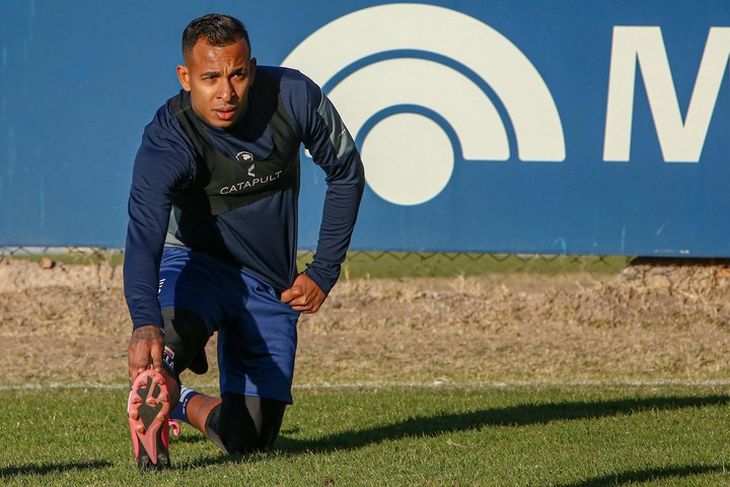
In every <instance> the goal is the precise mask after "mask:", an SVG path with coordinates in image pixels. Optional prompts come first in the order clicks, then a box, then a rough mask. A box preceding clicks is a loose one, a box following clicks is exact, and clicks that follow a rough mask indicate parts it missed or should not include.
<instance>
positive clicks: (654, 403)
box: [176, 395, 730, 487]
mask: <svg viewBox="0 0 730 487" xmlns="http://www.w3.org/2000/svg"><path fill="white" fill-rule="evenodd" d="M728 403H730V396H724V395H711V396H703V397H680V396H668V397H652V398H639V399H621V400H613V401H597V402H566V403H557V404H525V405H517V406H510V407H504V408H493V409H483V410H479V411H473V412H467V413H454V414H440V415H436V416H415V417H412V418H409V419H405V420H403V421H399V422H397V423H393V424H389V425H384V426H378V427H374V428H369V429H364V430H355V431H343V432H341V433H335V434H332V435H329V436H325V437H323V438H320V439H317V440H298V439H294V438H288V437H285V436H281V437H279V439H278V440H277V444H276V447H275V452H272V453H271V454H269V455H283V456H287V455H300V454H307V453H322V452H332V451H336V450H351V449H357V448H361V447H365V446H367V445H372V444H377V443H380V442H383V441H388V440H398V439H402V438H416V437H419V438H420V437H435V436H438V435H441V434H444V433H450V432H456V431H469V430H476V429H480V428H483V427H489V426H511V427H519V426H529V425H539V424H548V423H551V422H553V421H566V420H583V419H598V418H604V417H610V416H620V415H630V414H636V413H642V412H646V411H672V410H678V409H684V408H699V407H706V406H723V405H726V404H728ZM192 441H194V440H192V439H191V442H192ZM267 456H268V455H267V454H256V455H248V456H246V455H244V456H239V455H225V454H223V453H221V454H218V455H210V456H206V457H201V458H198V459H196V460H194V461H192V462H188V463H183V464H177V465H176V467H179V468H197V467H204V466H210V465H221V464H229V463H246V462H255V461H257V460H260V459H263V458H267ZM721 471H723V467H721V466H710V467H701V466H697V467H693V466H687V467H675V468H673V467H667V468H664V469H652V470H647V471H637V472H626V473H624V474H618V475H611V476H606V477H605V478H603V477H601V478H597V479H592V480H589V481H585V482H582V483H577V484H569V485H566V486H563V487H583V486H586V487H587V486H592V485H621V483H627V482H630V481H632V480H637V481H638V480H642V479H650V478H655V477H656V478H660V477H662V476H666V477H671V476H679V475H684V476H689V475H695V474H702V473H714V472H721ZM602 482H603V483H602Z"/></svg>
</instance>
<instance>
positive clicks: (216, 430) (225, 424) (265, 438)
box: [162, 308, 286, 453]
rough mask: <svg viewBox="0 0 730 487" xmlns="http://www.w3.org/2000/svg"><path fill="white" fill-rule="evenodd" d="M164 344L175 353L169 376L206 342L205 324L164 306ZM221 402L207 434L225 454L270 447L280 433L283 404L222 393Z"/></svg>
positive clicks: (196, 318) (207, 426) (186, 362)
mask: <svg viewBox="0 0 730 487" xmlns="http://www.w3.org/2000/svg"><path fill="white" fill-rule="evenodd" d="M162 316H163V318H164V320H165V346H166V347H168V348H170V349H171V350H172V351H173V353H174V359H175V360H174V362H175V367H174V370H172V371H170V372H172V375H173V376H174V377H175V378H177V379H178V382H179V374H180V373H181V372H182V371H183V370H185V369H186V368H188V367H189V366H190V364H191V362H193V360H194V359H196V357H198V356H199V353H200V351H201V350H203V349H204V347H205V344H206V342H207V341H208V331H207V327H206V326H205V323H203V321H202V320H201V319H200V318H198V316H196V315H195V314H193V313H191V312H189V311H187V310H184V309H180V308H177V309H173V308H165V309H163V310H162ZM221 400H222V402H221V404H220V406H217V407H216V408H215V409H213V411H212V412H211V413H210V415H209V416H208V419H207V420H206V423H205V430H206V434H207V435H208V437H209V438H210V439H211V440H213V442H214V443H215V444H216V445H218V447H219V448H221V449H222V450H223V451H225V452H227V453H250V452H254V451H265V450H269V449H271V447H272V446H273V444H274V441H275V440H276V437H277V435H278V434H279V429H280V428H281V422H282V419H283V418H284V410H285V409H286V403H284V402H281V401H276V400H274V399H266V398H260V397H252V396H243V395H241V394H234V393H229V392H224V393H223V394H222V395H221Z"/></svg>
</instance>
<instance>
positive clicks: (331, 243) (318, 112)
mask: <svg viewBox="0 0 730 487" xmlns="http://www.w3.org/2000/svg"><path fill="white" fill-rule="evenodd" d="M307 81H308V84H307V115H306V125H305V130H304V137H303V139H304V145H305V147H306V148H307V149H308V150H309V152H310V154H312V159H313V160H314V162H315V163H316V164H317V165H318V166H320V167H321V168H322V169H323V170H324V172H325V174H326V181H327V192H326V195H325V200H324V208H323V211H322V223H321V226H320V231H319V242H318V244H317V251H316V253H315V255H314V259H313V261H312V263H311V264H310V265H309V267H308V268H307V270H306V271H305V272H304V273H302V274H300V275H299V276H298V277H297V279H296V280H295V281H294V284H293V285H292V287H291V288H290V289H288V290H286V291H284V293H282V300H283V301H285V302H288V303H289V304H290V305H291V306H292V308H293V309H294V310H295V311H301V312H303V313H314V312H316V311H317V310H318V309H319V307H320V305H321V304H322V302H323V301H324V299H325V298H326V296H327V293H329V291H330V289H331V288H332V286H334V284H335V282H337V279H338V278H339V275H340V266H341V265H342V262H343V261H344V260H345V257H346V256H347V249H348V247H349V245H350V240H351V237H352V231H353V228H354V226H355V221H356V219H357V213H358V209H359V207H360V200H361V198H362V193H363V189H364V186H365V175H364V170H363V165H362V161H361V160H360V154H359V153H358V151H357V148H356V147H355V143H354V141H353V140H352V137H351V136H350V133H349V131H348V130H347V128H346V127H345V124H344V123H343V121H342V119H341V118H340V115H339V114H338V113H337V110H336V109H335V107H334V106H333V105H332V103H331V102H330V101H329V99H328V98H327V97H326V96H325V95H324V93H323V92H322V91H321V90H320V89H319V87H317V86H316V85H315V84H314V83H313V82H311V81H309V80H307Z"/></svg>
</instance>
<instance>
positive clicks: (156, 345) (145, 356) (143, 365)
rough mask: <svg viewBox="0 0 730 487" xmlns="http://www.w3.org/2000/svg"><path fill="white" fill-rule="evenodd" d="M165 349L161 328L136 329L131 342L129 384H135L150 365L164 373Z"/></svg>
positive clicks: (142, 327)
mask: <svg viewBox="0 0 730 487" xmlns="http://www.w3.org/2000/svg"><path fill="white" fill-rule="evenodd" d="M164 348H165V340H164V338H163V336H162V329H161V328H160V327H159V326H157V325H145V326H140V327H139V328H135V329H134V331H133V332H132V339H131V340H129V382H130V383H133V382H134V379H136V378H137V376H138V375H139V374H140V373H142V372H144V371H145V370H146V369H148V368H149V367H150V364H151V365H152V368H153V369H155V370H156V371H157V372H162V352H163V350H164Z"/></svg>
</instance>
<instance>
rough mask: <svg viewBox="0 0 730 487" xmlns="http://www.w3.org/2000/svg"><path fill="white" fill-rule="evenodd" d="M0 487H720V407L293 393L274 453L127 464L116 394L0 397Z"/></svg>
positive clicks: (196, 452)
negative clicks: (160, 468) (161, 467)
mask: <svg viewBox="0 0 730 487" xmlns="http://www.w3.org/2000/svg"><path fill="white" fill-rule="evenodd" d="M0 394H2V398H3V404H4V405H6V407H5V408H4V411H3V421H2V422H1V423H0V484H3V485H75V486H76V485H142V484H147V485H154V486H162V485H175V486H178V487H179V486H181V485H189V486H198V485H256V486H259V485H313V486H330V485H347V486H350V485H433V486H441V485H485V486H492V485H494V486H502V485H510V486H561V487H569V486H570V487H583V486H585V487H588V486H604V485H661V486H667V485H673V486H687V485H690V486H699V485H702V486H718V485H730V474H728V473H727V472H726V465H727V463H728V461H727V460H728V453H729V452H730V449H729V448H728V441H727V439H728V438H729V437H730V427H729V426H728V424H729V422H728V415H729V414H730V396H728V395H727V394H726V392H725V389H724V388H717V387H701V386H686V387H678V386H667V387H634V386H615V385H614V386H601V387H599V386H582V387H527V386H525V387H505V388H494V387H491V388H468V387H467V388H452V387H437V388H427V387H415V388H408V389H404V388H398V387H392V388H381V389H367V388H364V389H356V388H355V389H348V388H341V389H331V390H326V389H322V390H317V389H314V390H298V391H296V395H295V397H296V399H295V400H296V403H295V405H294V406H292V407H291V408H290V409H289V410H288V412H287V416H286V418H285V424H284V427H283V430H282V435H281V437H280V439H279V440H278V443H277V448H276V452H274V453H270V454H261V455H256V456H253V457H249V458H238V459H236V458H230V457H226V456H223V455H222V454H220V453H219V452H218V451H217V450H216V449H215V447H213V446H212V445H211V444H210V443H208V442H207V441H204V440H203V439H202V437H201V436H200V435H199V434H197V433H196V432H195V431H194V430H192V429H191V428H183V432H182V435H181V436H180V437H179V438H177V439H174V440H173V443H172V447H171V454H172V457H173V462H174V464H175V465H174V468H173V469H172V470H169V471H166V472H164V473H147V474H145V473H139V472H137V471H136V470H135V468H134V467H133V465H132V461H131V458H130V457H131V446H130V442H129V439H128V431H127V428H126V418H125V414H124V407H125V396H126V393H125V391H124V390H123V389H121V388H120V389H83V388H72V389H61V388H59V389H53V388H52V389H46V390H13V389H6V390H3V391H2V392H1V393H0Z"/></svg>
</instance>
